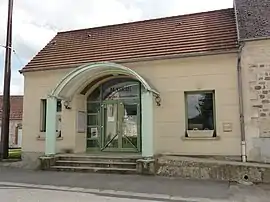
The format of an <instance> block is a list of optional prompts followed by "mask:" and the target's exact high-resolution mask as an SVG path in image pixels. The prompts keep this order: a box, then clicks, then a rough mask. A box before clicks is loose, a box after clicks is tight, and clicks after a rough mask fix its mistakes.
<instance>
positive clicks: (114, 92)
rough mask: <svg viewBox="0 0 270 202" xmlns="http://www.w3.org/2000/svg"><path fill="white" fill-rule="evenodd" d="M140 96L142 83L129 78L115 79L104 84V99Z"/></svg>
mask: <svg viewBox="0 0 270 202" xmlns="http://www.w3.org/2000/svg"><path fill="white" fill-rule="evenodd" d="M139 96H140V83H139V82H137V81H133V80H129V79H113V80H110V81H108V82H107V83H104V84H103V87H102V99H103V100H117V99H126V98H138V97H139Z"/></svg>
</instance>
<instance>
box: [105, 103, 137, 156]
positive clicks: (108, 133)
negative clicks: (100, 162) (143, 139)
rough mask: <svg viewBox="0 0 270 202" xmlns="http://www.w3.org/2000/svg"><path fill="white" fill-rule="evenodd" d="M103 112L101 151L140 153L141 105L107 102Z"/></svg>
mask: <svg viewBox="0 0 270 202" xmlns="http://www.w3.org/2000/svg"><path fill="white" fill-rule="evenodd" d="M101 112H102V123H101V124H102V125H101V131H102V136H101V151H130V152H131V151H134V152H140V103H139V102H136V101H134V100H133V101H130V100H113V101H106V102H104V103H103V104H102V110H101Z"/></svg>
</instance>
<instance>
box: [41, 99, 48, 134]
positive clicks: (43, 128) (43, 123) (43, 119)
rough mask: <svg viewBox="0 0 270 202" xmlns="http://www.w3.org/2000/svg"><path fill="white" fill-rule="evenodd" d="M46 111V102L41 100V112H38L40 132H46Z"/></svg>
mask: <svg viewBox="0 0 270 202" xmlns="http://www.w3.org/2000/svg"><path fill="white" fill-rule="evenodd" d="M46 111H47V100H46V99H42V100H41V110H40V131H41V132H45V131H46Z"/></svg>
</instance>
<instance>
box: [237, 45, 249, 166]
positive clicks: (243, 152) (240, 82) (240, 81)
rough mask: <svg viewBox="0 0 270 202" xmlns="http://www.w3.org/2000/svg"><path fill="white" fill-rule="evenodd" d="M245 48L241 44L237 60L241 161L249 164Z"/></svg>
mask: <svg viewBox="0 0 270 202" xmlns="http://www.w3.org/2000/svg"><path fill="white" fill-rule="evenodd" d="M244 46H245V44H244V42H240V47H239V51H238V58H237V80H238V93H239V114H240V127H241V159H242V162H247V155H246V135H245V122H244V103H243V79H242V67H241V57H242V50H243V47H244Z"/></svg>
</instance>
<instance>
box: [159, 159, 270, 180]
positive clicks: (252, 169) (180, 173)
mask: <svg viewBox="0 0 270 202" xmlns="http://www.w3.org/2000/svg"><path fill="white" fill-rule="evenodd" d="M157 175H161V176H169V177H180V178H187V179H206V180H224V181H236V182H243V181H244V182H253V183H262V182H263V183H270V165H269V164H257V163H242V162H232V161H218V160H208V159H200V158H188V157H176V156H161V157H159V158H158V159H157Z"/></svg>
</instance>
